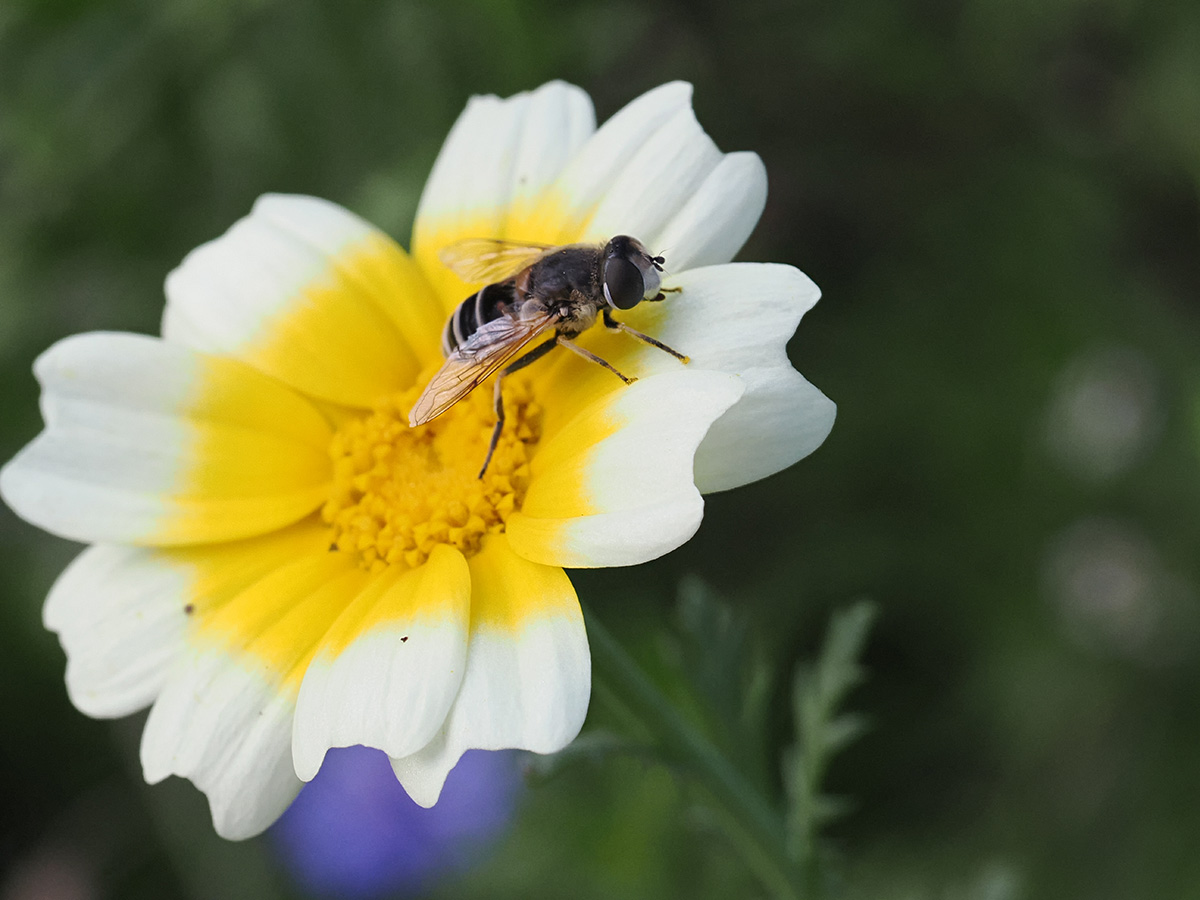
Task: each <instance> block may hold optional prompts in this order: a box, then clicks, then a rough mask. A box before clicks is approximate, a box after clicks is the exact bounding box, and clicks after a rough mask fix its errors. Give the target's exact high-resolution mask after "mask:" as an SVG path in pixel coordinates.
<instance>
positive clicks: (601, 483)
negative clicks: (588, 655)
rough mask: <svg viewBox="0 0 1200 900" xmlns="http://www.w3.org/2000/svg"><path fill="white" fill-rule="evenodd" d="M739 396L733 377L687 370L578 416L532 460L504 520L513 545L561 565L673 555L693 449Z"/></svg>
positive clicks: (687, 516)
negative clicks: (516, 505) (521, 494)
mask: <svg viewBox="0 0 1200 900" xmlns="http://www.w3.org/2000/svg"><path fill="white" fill-rule="evenodd" d="M655 352H661V351H655ZM676 365H677V364H676ZM744 390H745V385H744V383H743V382H742V380H741V379H740V378H738V377H737V376H736V375H731V374H728V373H724V372H717V371H704V370H696V369H694V368H693V367H690V366H689V368H688V369H686V370H683V371H675V372H669V373H664V374H659V375H654V376H652V377H649V378H643V379H642V380H640V381H637V382H635V383H634V384H631V385H628V386H626V387H622V388H619V389H618V390H616V391H614V392H612V393H610V394H608V395H606V396H605V397H604V398H602V399H601V400H600V401H599V402H598V403H597V404H596V405H595V406H593V407H591V408H589V409H587V410H584V411H582V412H581V413H580V414H579V415H578V416H576V417H575V418H574V419H573V420H572V422H571V423H569V424H568V425H566V426H565V427H564V428H563V429H562V430H561V431H560V432H559V433H558V434H556V435H555V436H554V437H552V438H551V439H550V440H549V441H548V442H547V443H546V445H545V446H544V447H542V448H540V450H539V455H538V456H537V457H535V459H534V474H535V477H534V479H533V481H532V483H531V485H530V488H529V492H528V494H527V495H526V497H525V504H524V506H523V507H522V509H521V511H520V512H517V513H514V514H513V516H512V517H511V518H510V519H509V522H508V536H509V541H510V543H511V544H512V546H513V548H514V549H515V550H516V551H517V552H518V553H520V554H521V555H522V556H524V557H526V558H527V559H531V560H534V561H536V562H540V563H543V564H545V565H554V566H566V567H568V568H594V567H598V566H623V565H635V564H637V563H642V562H646V561H648V560H651V559H655V558H657V557H659V556H662V555H663V554H664V553H668V552H670V551H671V550H674V549H675V548H676V547H678V546H679V545H680V544H682V543H684V542H685V541H687V540H688V539H689V538H690V537H691V536H692V535H693V534H695V533H696V529H698V528H699V527H700V520H701V518H702V517H703V514H704V500H703V498H702V497H701V496H700V492H699V491H698V490H697V489H696V485H695V481H694V478H693V459H694V457H695V454H696V449H697V447H698V446H699V445H700V443H701V441H702V440H703V438H704V436H705V434H706V433H707V432H708V430H709V428H710V426H711V425H712V424H713V422H714V421H715V420H717V418H718V417H719V416H720V415H721V414H722V413H724V412H725V411H726V410H728V409H729V408H730V407H731V406H733V405H734V403H736V402H737V400H738V398H739V397H741V396H742V394H743V392H744Z"/></svg>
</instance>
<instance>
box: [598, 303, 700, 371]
mask: <svg viewBox="0 0 1200 900" xmlns="http://www.w3.org/2000/svg"><path fill="white" fill-rule="evenodd" d="M675 290H679V288H675ZM604 327H605V328H607V329H608V330H609V331H623V332H625V333H626V334H627V335H629V336H630V337H632V338H637V340H639V341H641V342H642V343H644V344H649V345H650V346H651V347H657V348H658V349H659V350H662V351H663V352H664V353H670V354H671V355H672V356H673V357H675V358H676V359H677V360H679V361H680V362H681V363H683V364H684V365H687V364H688V363H689V362H691V361H692V360H691V357H690V356H684V355H683V354H682V353H680V352H679V351H678V350H673V349H671V348H670V347H668V346H667V345H666V344H664V343H663V342H662V341H656V340H655V339H654V338H652V337H650V335H648V334H642V333H641V332H640V331H638V330H637V329H636V328H630V327H629V326H628V325H626V324H625V323H624V322H618V321H617V320H616V319H614V318H613V314H612V310H608V309H606V310H604Z"/></svg>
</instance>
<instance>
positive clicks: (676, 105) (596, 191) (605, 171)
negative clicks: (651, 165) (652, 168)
mask: <svg viewBox="0 0 1200 900" xmlns="http://www.w3.org/2000/svg"><path fill="white" fill-rule="evenodd" d="M691 100H692V86H691V85H690V84H687V83H686V82H682V81H673V82H670V83H668V84H664V85H660V86H659V87H657V88H654V89H653V90H651V91H647V92H646V93H645V94H642V95H641V96H640V97H638V98H637V99H635V100H633V101H632V102H630V103H628V104H627V105H626V106H624V107H623V108H622V109H621V110H620V111H618V112H617V113H616V114H615V115H614V116H612V118H610V119H609V120H608V121H607V122H605V123H604V124H603V125H601V126H600V128H599V130H597V131H596V133H595V134H594V135H592V137H591V138H590V139H589V140H588V142H587V143H586V144H584V145H583V147H582V149H581V150H580V151H579V152H578V153H577V154H576V155H575V157H574V158H573V159H572V160H571V161H570V162H569V163H568V164H567V166H566V168H565V169H564V170H563V173H562V175H561V177H560V178H559V179H558V180H557V181H556V182H555V184H554V187H553V193H554V194H555V195H556V199H557V200H558V201H559V202H561V203H563V204H564V206H565V210H564V212H565V213H566V217H567V218H568V219H569V220H570V222H571V223H573V224H569V225H567V226H565V228H564V231H574V230H577V229H578V227H579V226H580V225H582V224H583V223H584V222H586V221H587V219H588V217H589V216H590V215H591V213H592V212H593V210H594V209H595V208H596V206H597V204H599V203H600V201H601V199H602V198H603V197H604V195H605V193H606V192H607V191H608V190H609V188H610V187H611V185H612V184H613V183H614V182H615V181H616V180H617V179H618V178H619V177H621V176H622V174H623V173H624V171H625V169H626V168H627V167H628V166H629V165H630V163H631V162H632V160H633V159H634V157H635V156H637V155H638V154H639V153H640V152H641V151H642V149H643V147H644V145H645V144H646V142H647V141H649V140H650V138H651V137H652V136H653V135H654V134H655V132H657V131H659V130H660V129H661V128H662V127H663V126H664V125H665V124H666V123H667V122H669V121H670V120H671V119H672V118H674V117H675V116H676V115H678V114H680V113H681V112H683V111H685V110H690V108H691ZM611 236H612V235H611V234H610V235H605V237H611ZM574 239H575V237H574V235H573V236H572V237H571V238H570V240H574Z"/></svg>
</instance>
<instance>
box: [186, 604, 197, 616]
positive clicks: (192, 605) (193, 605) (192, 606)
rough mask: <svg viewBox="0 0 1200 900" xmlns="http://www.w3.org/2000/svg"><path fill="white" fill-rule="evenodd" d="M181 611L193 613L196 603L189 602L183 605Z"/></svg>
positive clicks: (188, 613)
mask: <svg viewBox="0 0 1200 900" xmlns="http://www.w3.org/2000/svg"><path fill="white" fill-rule="evenodd" d="M183 611H184V612H185V613H186V614H187V615H189V616H190V615H191V614H192V613H194V612H195V611H196V604H195V603H189V604H188V605H187V606H185V607H184V608H183Z"/></svg>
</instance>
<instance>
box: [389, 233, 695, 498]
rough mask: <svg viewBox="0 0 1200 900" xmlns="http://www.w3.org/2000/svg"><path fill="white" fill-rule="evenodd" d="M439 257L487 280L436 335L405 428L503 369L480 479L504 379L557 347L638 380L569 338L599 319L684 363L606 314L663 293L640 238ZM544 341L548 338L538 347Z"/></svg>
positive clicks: (462, 244)
mask: <svg viewBox="0 0 1200 900" xmlns="http://www.w3.org/2000/svg"><path fill="white" fill-rule="evenodd" d="M439 258H440V259H441V261H442V262H443V263H444V264H445V265H446V266H447V268H449V269H450V270H451V271H453V272H454V273H455V274H456V275H458V276H459V277H460V278H462V279H463V280H464V281H474V282H480V281H483V282H487V284H485V285H484V287H482V288H480V289H479V291H478V292H477V293H475V294H472V295H471V296H470V297H467V298H466V299H465V300H463V301H462V303H460V304H459V305H458V306H457V307H456V308H455V310H454V312H453V313H451V314H450V318H449V319H448V320H447V321H446V327H445V330H444V331H443V332H442V354H443V355H444V356H445V357H446V362H445V363H444V364H443V365H442V367H441V368H440V369H439V370H438V371H437V373H436V374H435V375H434V376H433V378H431V379H430V380H429V384H427V385H426V386H425V390H424V391H423V392H422V393H421V396H420V397H418V398H417V402H416V403H415V404H414V405H413V408H412V411H411V412H410V413H409V416H408V424H409V425H410V426H411V427H414V428H415V427H416V426H418V425H423V424H425V423H426V422H428V421H430V420H431V419H435V418H437V417H438V416H440V415H441V414H442V413H444V412H445V411H446V410H448V409H449V408H450V407H452V406H453V405H454V404H455V403H457V402H458V401H459V400H461V399H463V397H465V396H467V394H469V393H470V392H471V391H473V390H474V389H475V388H476V387H478V386H479V385H480V384H481V383H483V382H484V381H485V380H486V379H487V378H488V377H489V376H490V375H491V374H492V373H493V372H496V371H497V370H500V374H499V375H498V376H497V377H496V386H495V401H494V402H495V409H496V426H495V428H494V429H493V430H492V439H491V442H490V444H489V445H488V452H487V457H486V458H485V459H484V461H483V468H481V469H480V470H479V477H480V478H482V477H483V474H484V472H486V471H487V467H488V463H490V462H491V461H492V454H493V453H494V452H495V450H496V442H497V441H499V439H500V432H501V430H502V429H503V427H504V405H503V403H502V402H501V397H500V383H501V381H503V379H504V376H505V375H509V374H511V373H513V372H515V371H517V370H518V369H523V368H524V367H525V366H527V365H529V364H530V363H531V362H534V361H535V360H537V359H540V358H541V357H543V356H545V355H546V354H547V353H549V352H550V351H551V350H552V349H554V347H556V346H562V347H566V348H567V349H569V350H572V351H574V352H575V353H578V354H579V355H580V356H582V357H583V358H584V359H586V360H588V361H589V362H593V363H596V364H597V365H600V366H603V367H604V368H606V369H608V370H609V371H610V372H612V373H613V374H614V375H616V376H617V377H618V378H620V379H621V380H622V381H624V382H625V383H626V384H632V383H633V382H634V381H636V379H635V378H630V377H628V376H626V375H625V374H623V373H622V372H619V371H618V370H617V369H616V368H615V367H614V366H613V365H612V364H611V363H609V362H608V361H607V360H604V359H601V358H600V357H599V356H597V355H596V354H594V353H592V352H591V351H590V350H586V349H584V348H583V347H581V346H579V345H578V344H576V343H575V342H574V341H573V340H572V338H574V337H576V336H577V335H579V334H580V333H581V332H583V331H586V330H587V329H588V328H591V327H592V325H593V324H595V321H596V318H597V316H598V315H599V316H601V317H602V318H603V321H604V325H605V327H606V328H608V329H610V330H612V331H623V332H625V333H626V334H628V335H629V336H630V337H633V338H636V339H637V340H639V341H643V342H644V343H647V344H650V345H651V346H652V347H657V348H658V349H660V350H662V351H664V352H666V353H669V354H671V355H672V356H674V357H675V358H676V359H678V360H679V361H680V362H683V363H686V362H687V361H688V357H686V356H684V355H683V354H682V353H679V352H678V351H676V350H672V349H671V348H670V347H668V346H667V345H666V344H664V343H662V342H660V341H656V340H655V339H654V338H652V337H650V336H649V335H645V334H642V333H641V332H640V331H637V330H636V329H634V328H630V327H629V326H628V325H625V324H623V323H621V322H618V321H617V320H616V319H615V318H613V310H624V309H632V308H633V307H635V306H637V305H638V303H640V302H641V301H643V300H647V301H650V302H656V301H659V300H662V299H663V297H664V290H663V289H662V288H661V283H662V280H661V277H660V274H659V273H661V272H662V271H663V268H662V266H663V263H664V262H665V260H664V259H663V258H662V257H661V256H651V255H650V253H649V251H647V250H646V248H645V247H644V246H643V245H642V243H641V242H640V241H638V240H636V239H635V238H631V237H629V236H628V235H623V234H622V235H617V236H616V237H614V238H613V239H612V240H610V241H608V242H607V243H605V244H569V245H567V246H563V247H552V246H547V245H545V244H525V243H515V242H512V241H503V240H497V239H491V238H478V239H468V240H464V241H458V242H457V243H454V244H451V245H449V246H448V247H446V248H444V249H443V250H442V251H441V253H440V254H439ZM665 290H666V291H672V290H675V291H677V290H679V289H678V288H674V289H671V288H667V289H665ZM541 337H547V340H545V341H543V342H541V343H538V338H541ZM527 348H531V349H527ZM522 351H524V352H522Z"/></svg>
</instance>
